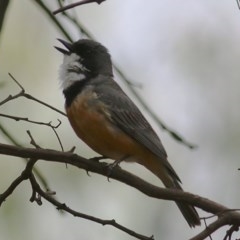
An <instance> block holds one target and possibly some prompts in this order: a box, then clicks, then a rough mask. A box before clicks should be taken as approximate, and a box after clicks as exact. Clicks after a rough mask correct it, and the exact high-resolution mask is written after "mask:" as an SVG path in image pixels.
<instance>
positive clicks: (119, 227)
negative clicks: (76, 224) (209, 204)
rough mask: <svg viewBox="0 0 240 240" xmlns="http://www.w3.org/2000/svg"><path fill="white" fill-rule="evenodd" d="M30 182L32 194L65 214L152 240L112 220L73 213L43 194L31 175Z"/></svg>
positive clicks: (63, 204) (145, 239)
mask: <svg viewBox="0 0 240 240" xmlns="http://www.w3.org/2000/svg"><path fill="white" fill-rule="evenodd" d="M30 182H31V185H32V189H33V192H34V194H35V192H37V193H38V194H39V195H40V196H41V197H43V198H44V199H46V200H47V201H48V202H50V203H52V204H53V205H54V206H56V207H57V209H58V210H63V211H65V212H68V213H70V214H71V215H73V216H74V217H80V218H83V219H87V220H90V221H93V222H96V223H99V224H102V225H103V226H105V225H110V226H113V227H115V228H117V229H119V230H121V231H123V232H125V233H127V234H129V235H130V236H133V237H135V238H137V239H141V240H152V239H153V237H146V236H144V235H141V234H139V233H136V232H134V231H132V230H131V229H129V228H126V227H124V226H123V225H120V224H119V223H117V222H116V221H115V220H114V219H112V220H104V219H100V218H97V217H94V216H90V215H88V214H84V213H80V212H78V211H75V210H73V209H71V208H70V207H68V206H67V205H66V204H65V203H60V202H59V201H57V200H56V199H54V198H52V197H51V195H50V194H49V193H48V192H47V193H46V192H44V191H43V190H42V189H41V187H40V186H39V184H38V183H37V181H36V179H35V178H34V176H33V175H32V176H31V177H30ZM38 201H39V198H37V203H38Z"/></svg>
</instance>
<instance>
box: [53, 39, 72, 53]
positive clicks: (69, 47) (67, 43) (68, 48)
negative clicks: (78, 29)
mask: <svg viewBox="0 0 240 240" xmlns="http://www.w3.org/2000/svg"><path fill="white" fill-rule="evenodd" d="M58 41H59V42H60V43H62V44H63V45H64V46H65V47H66V48H67V50H66V49H63V48H60V47H56V46H54V47H55V48H56V49H57V50H58V51H59V52H61V53H63V54H67V55H69V54H70V51H71V49H72V43H69V42H66V41H64V40H62V39H58Z"/></svg>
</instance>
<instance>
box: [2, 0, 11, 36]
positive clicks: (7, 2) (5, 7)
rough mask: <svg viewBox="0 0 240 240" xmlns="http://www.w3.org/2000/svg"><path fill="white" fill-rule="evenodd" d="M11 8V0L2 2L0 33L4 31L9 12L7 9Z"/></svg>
mask: <svg viewBox="0 0 240 240" xmlns="http://www.w3.org/2000/svg"><path fill="white" fill-rule="evenodd" d="M8 6H9V0H1V1H0V33H1V31H2V26H3V22H4V18H5V14H6V12H7V8H8Z"/></svg>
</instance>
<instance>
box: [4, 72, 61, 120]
mask: <svg viewBox="0 0 240 240" xmlns="http://www.w3.org/2000/svg"><path fill="white" fill-rule="evenodd" d="M8 74H9V76H10V77H11V79H12V80H13V81H14V82H15V83H16V84H17V85H18V86H19V87H20V89H21V91H20V92H19V93H18V94H16V95H9V96H8V97H7V98H6V99H4V100H3V101H1V102H0V106H1V105H3V104H5V103H7V102H9V101H12V100H14V99H17V98H19V97H25V98H27V99H30V100H32V101H34V102H37V103H39V104H41V105H43V106H45V107H47V108H50V109H52V110H54V111H55V112H58V113H60V114H62V115H64V116H66V114H65V113H64V112H62V111H60V110H59V109H57V108H55V107H53V106H51V105H49V104H47V103H45V102H43V101H41V100H39V99H37V98H35V97H33V96H32V95H30V94H28V93H26V92H25V89H24V88H23V86H22V85H21V84H20V83H19V82H18V81H17V80H16V78H14V77H13V76H12V74H11V73H8Z"/></svg>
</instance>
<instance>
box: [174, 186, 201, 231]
mask: <svg viewBox="0 0 240 240" xmlns="http://www.w3.org/2000/svg"><path fill="white" fill-rule="evenodd" d="M175 188H176V189H181V190H182V188H181V186H180V185H179V183H178V182H177V183H175ZM176 204H177V206H178V208H179V209H180V211H181V213H182V215H183V216H184V218H185V219H186V221H187V222H188V225H189V226H190V227H195V226H198V225H200V224H201V222H200V218H199V216H198V213H197V211H196V209H195V208H194V207H193V206H192V205H189V204H187V203H184V202H176Z"/></svg>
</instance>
